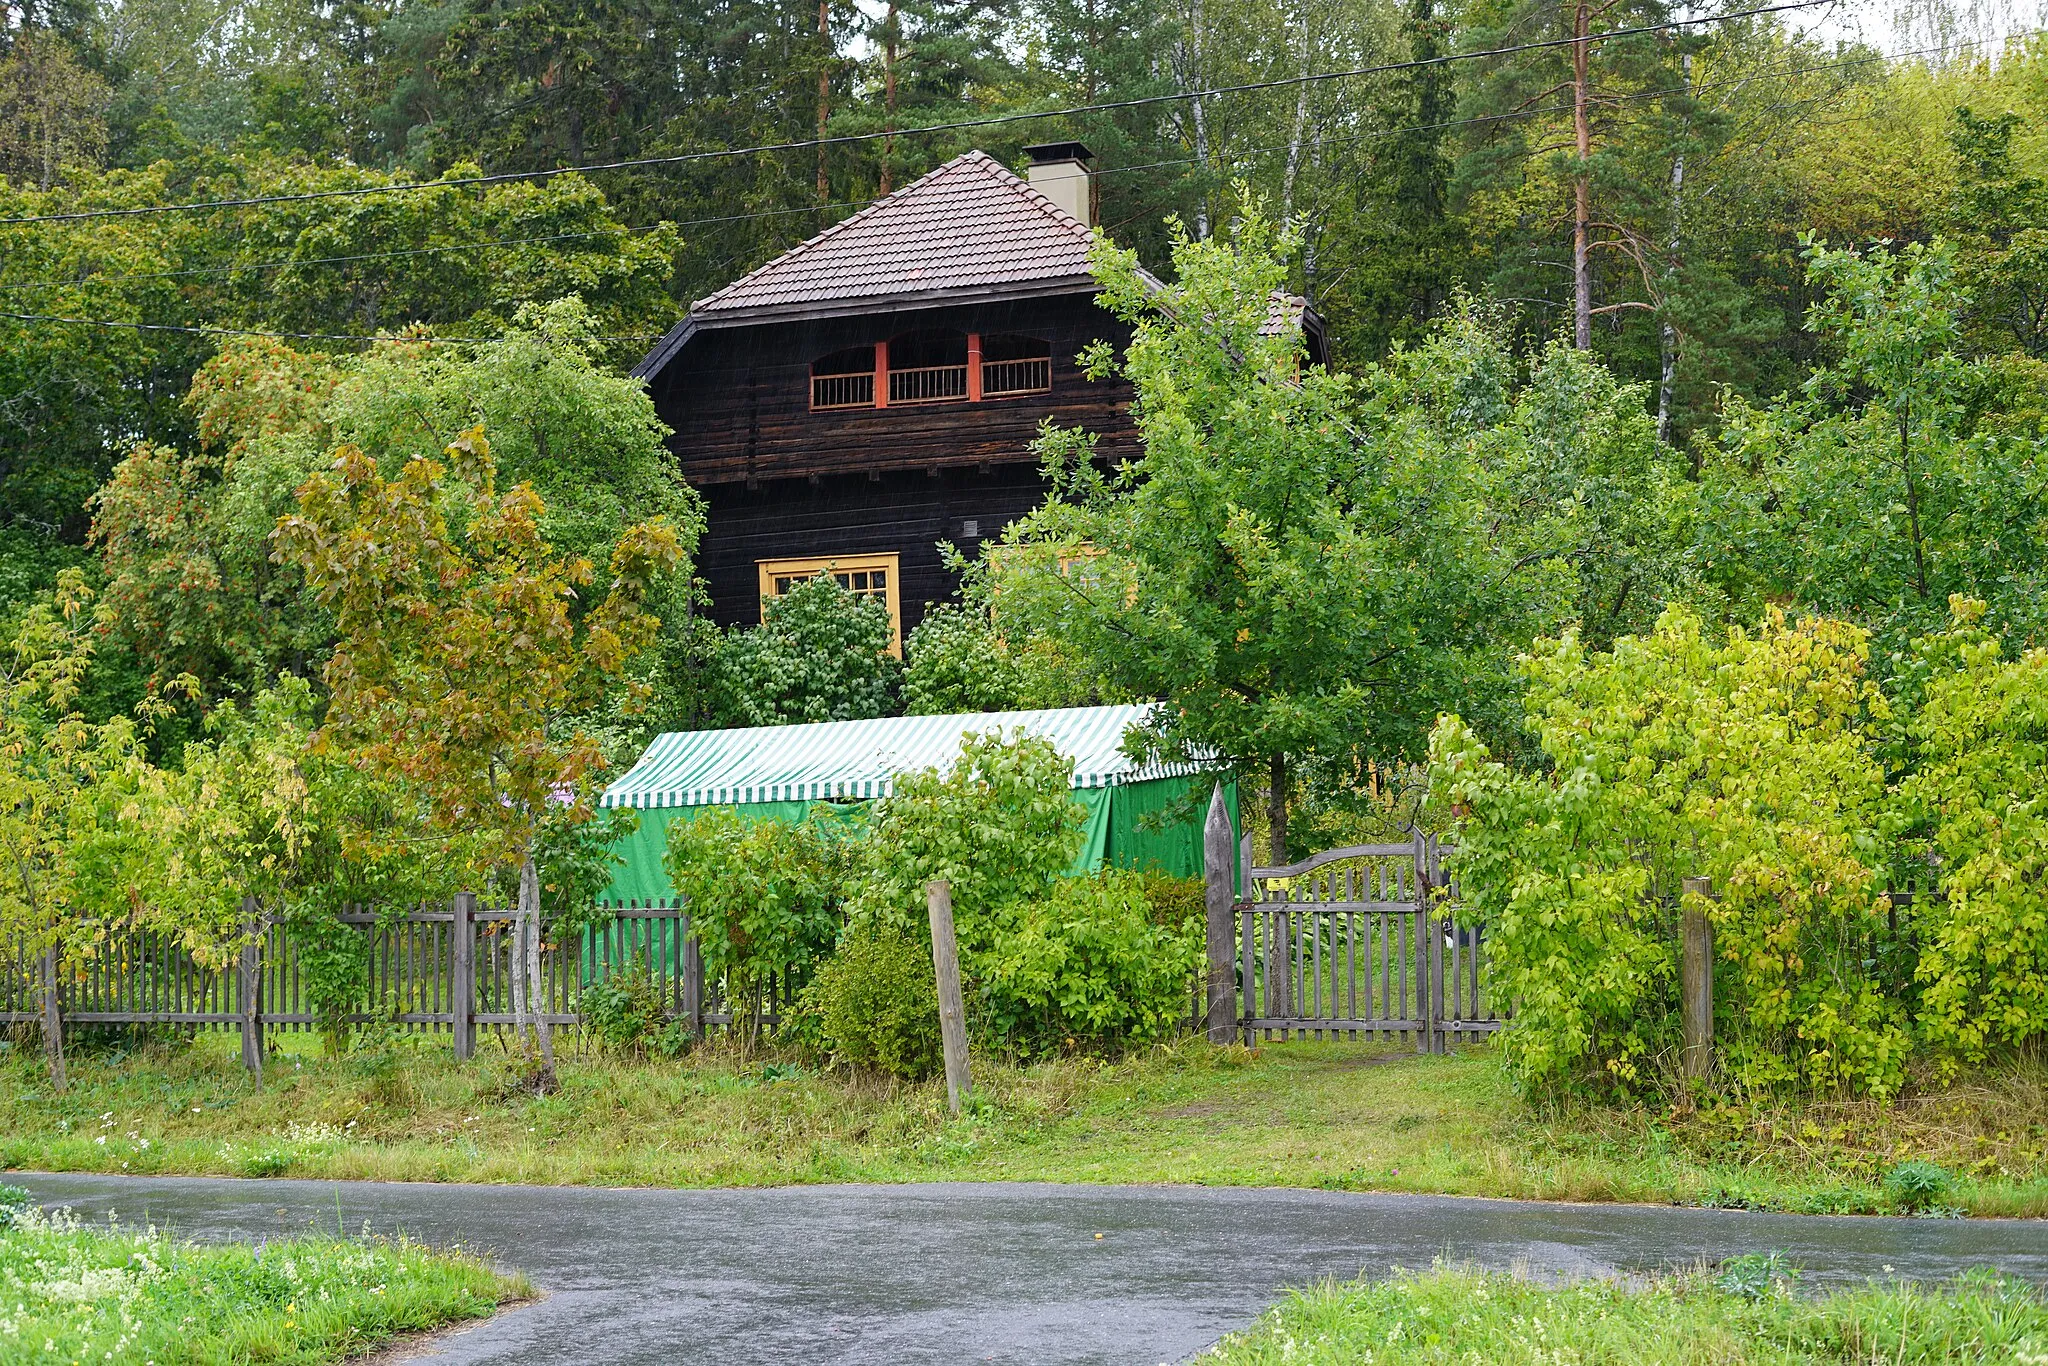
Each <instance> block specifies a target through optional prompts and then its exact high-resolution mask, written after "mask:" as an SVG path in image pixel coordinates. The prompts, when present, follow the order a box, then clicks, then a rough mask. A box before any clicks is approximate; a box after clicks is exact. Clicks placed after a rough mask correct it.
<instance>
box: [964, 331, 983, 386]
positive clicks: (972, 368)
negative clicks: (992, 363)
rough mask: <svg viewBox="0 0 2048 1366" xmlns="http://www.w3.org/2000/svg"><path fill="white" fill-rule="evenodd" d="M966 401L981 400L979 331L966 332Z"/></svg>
mask: <svg viewBox="0 0 2048 1366" xmlns="http://www.w3.org/2000/svg"><path fill="white" fill-rule="evenodd" d="M967 401H968V402H969V403H979V402H981V333H979V332H969V333H968V334H967Z"/></svg>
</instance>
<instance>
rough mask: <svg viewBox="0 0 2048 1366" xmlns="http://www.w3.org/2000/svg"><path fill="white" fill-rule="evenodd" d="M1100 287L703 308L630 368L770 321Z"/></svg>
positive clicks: (1068, 280)
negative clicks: (699, 340)
mask: <svg viewBox="0 0 2048 1366" xmlns="http://www.w3.org/2000/svg"><path fill="white" fill-rule="evenodd" d="M1101 288H1102V287H1101V285H1099V284H1098V283H1097V282H1096V280H1095V277H1094V276H1092V275H1061V276H1054V277H1052V278H1050V279H1044V280H1020V281H1016V282H1013V283H1005V284H991V285H985V286H982V287H980V288H976V289H929V290H919V291H917V292H915V293H907V294H872V295H862V296H858V297H854V298H846V299H829V300H821V301H818V302H814V303H803V304H781V305H759V306H756V307H752V308H734V309H707V310H704V311H703V312H698V313H692V314H691V315H690V316H689V317H687V318H685V319H683V320H682V321H681V322H679V323H677V324H676V325H675V326H674V327H671V328H670V329H669V330H668V331H667V332H666V333H664V334H662V338H661V340H660V341H658V342H656V343H655V344H654V348H653V349H652V350H650V351H649V352H648V353H647V355H646V357H645V358H644V359H643V360H642V361H641V362H640V363H639V364H638V365H636V366H634V367H633V377H634V378H636V379H644V380H649V381H652V380H654V379H655V378H656V377H658V376H659V375H660V373H661V371H662V370H663V369H665V368H666V367H667V366H668V364H669V362H670V361H673V360H674V359H675V358H676V356H677V355H679V354H680V353H681V352H682V349H683V348H684V347H685V346H687V345H688V344H689V342H690V340H691V339H692V338H693V337H695V336H696V335H697V334H698V333H700V332H712V331H724V330H726V329H728V328H735V327H756V326H761V325H765V324H769V323H788V322H812V321H816V320H818V319H822V318H855V317H860V316H861V315H863V314H869V313H910V312H915V311H918V310H921V309H927V308H950V307H953V306H955V305H966V304H985V303H1003V302H1007V301H1009V300H1012V299H1047V298H1057V297H1059V296H1061V295H1065V294H1089V295H1092V294H1095V293H1098V292H1099V291H1100V290H1101Z"/></svg>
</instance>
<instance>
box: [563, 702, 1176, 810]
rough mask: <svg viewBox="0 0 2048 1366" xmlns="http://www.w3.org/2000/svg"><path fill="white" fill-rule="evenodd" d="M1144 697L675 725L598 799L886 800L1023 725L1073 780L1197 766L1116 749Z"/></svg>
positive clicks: (650, 805) (647, 806) (680, 802)
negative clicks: (957, 711) (898, 785)
mask: <svg viewBox="0 0 2048 1366" xmlns="http://www.w3.org/2000/svg"><path fill="white" fill-rule="evenodd" d="M1150 710H1151V707H1150V705H1149V704H1145V705H1138V706H1127V707H1066V708H1062V709H1060V710H1057V711H991V712H971V713H967V714H965V715H960V716H885V717H880V718H878V719H876V720H872V721H820V722H814V723H812V724H809V725H800V726H759V727H753V728H749V729H743V730H695V731H680V732H675V733H672V734H668V735H663V736H659V737H657V738H656V739H655V741H654V743H653V744H651V745H649V746H648V747H647V752H646V753H645V754H643V755H641V756H640V762H638V763H636V764H634V765H633V767H632V769H631V771H629V772H628V773H627V774H626V775H625V776H624V777H622V778H620V779H619V780H618V781H617V782H615V783H613V784H612V785H611V786H610V787H608V788H606V789H605V793H604V796H603V797H602V798H601V799H600V800H599V805H601V806H608V807H632V808H634V809H636V810H641V811H649V810H654V809H657V808H660V807H670V806H726V805H736V804H745V803H749V802H800V801H813V802H815V801H830V800H833V799H835V798H862V797H886V796H888V795H889V792H890V790H891V788H892V786H893V785H894V782H895V778H896V775H897V774H899V773H913V772H916V771H917V770H919V769H926V768H939V769H945V768H948V767H950V766H951V765H952V763H953V761H954V759H956V758H957V757H958V756H959V754H960V737H961V736H962V735H965V734H967V733H969V732H974V733H984V732H987V731H991V730H1001V731H1003V732H1004V733H1006V734H1007V733H1009V732H1011V731H1014V730H1018V729H1022V730H1025V731H1028V732H1030V733H1031V734H1033V735H1042V736H1044V737H1045V738H1046V739H1048V740H1050V741H1052V742H1053V743H1054V744H1055V745H1057V746H1059V750H1060V753H1062V754H1065V755H1069V756H1071V757H1072V759H1073V760H1074V786H1075V787H1116V786H1119V785H1121V784H1124V783H1133V782H1143V781H1145V780H1147V779H1151V778H1170V777H1176V776H1181V775H1186V774H1191V773H1195V772H1198V771H1200V766H1199V765H1195V764H1154V765H1150V766H1146V767H1140V766H1139V765H1137V764H1134V763H1133V762H1131V760H1130V759H1129V758H1128V757H1126V756H1125V755H1124V753H1123V750H1122V745H1123V740H1124V733H1125V732H1126V731H1128V730H1129V729H1130V728H1131V727H1132V726H1133V725H1135V724H1137V723H1138V722H1140V721H1142V720H1143V719H1144V718H1145V715H1146V713H1147V712H1149V711H1150Z"/></svg>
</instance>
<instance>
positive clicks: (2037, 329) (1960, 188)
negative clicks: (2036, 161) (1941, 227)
mask: <svg viewBox="0 0 2048 1366" xmlns="http://www.w3.org/2000/svg"><path fill="white" fill-rule="evenodd" d="M2026 123H2027V120H2026V119H2025V118H2024V117H2022V116H2021V115H2020V114H2018V113H2015V112H2013V111H2011V110H2007V111H2006V112H2004V113H2002V114H2000V115H1998V116H1997V117H1995V118H1980V117H1979V116H1978V115H1977V114H1976V113H1974V112H1973V111H1972V110H1971V109H1970V107H1969V106H1968V105H1964V106H1962V107H1961V108H1959V109H1957V110H1956V112H1955V124H1954V126H1953V127H1952V128H1951V129H1950V130H1949V144H1950V146H1951V147H1952V148H1953V149H1954V151H1955V155H1956V162H1957V167H1956V169H1957V171H1958V172H1959V177H1958V183H1957V185H1956V191H1955V202H1954V205H1953V208H1952V209H1951V211H1950V213H1949V215H1948V224H1947V229H1948V232H1949V233H1950V234H1951V235H1952V236H1953V238H1954V240H1955V242H1956V245H1957V248H1958V253H1957V254H1958V262H1957V266H1958V270H1957V273H1958V275H1959V277H1960V280H1961V283H1962V285H1963V287H1964V288H1965V289H1966V290H1967V291H1968V292H1969V294H1970V296H1971V298H1972V301H1973V306H1972V308H1971V309H1970V319H1969V320H1970V322H1971V323H1972V324H1973V327H1972V329H1971V330H1972V331H1973V332H1974V333H1975V334H1976V335H1975V336H1974V337H1973V338H1972V340H1973V341H1974V342H1975V344H1976V349H1978V350H1980V351H2000V350H2005V349H2007V348H2011V347H2016V348H2017V349H2019V350H2020V351H2022V352H2024V353H2025V354H2027V355H2029V356H2033V357H2035V358H2036V359H2048V226H2044V224H2048V175H2042V174H2039V173H2033V174H2030V173H2029V171H2028V168H2027V167H2026V166H2025V165H2024V164H2023V163H2022V162H2021V161H2020V159H2019V158H2018V157H2017V156H2016V155H2015V154H2014V150H2013V135H2014V134H2015V133H2017V132H2019V131H2020V130H2021V129H2022V128H2024V127H2025V126H2026Z"/></svg>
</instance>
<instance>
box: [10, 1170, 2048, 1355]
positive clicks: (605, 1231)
mask: <svg viewBox="0 0 2048 1366" xmlns="http://www.w3.org/2000/svg"><path fill="white" fill-rule="evenodd" d="M6 1179H7V1180H9V1181H12V1182H19V1183H20V1184H23V1185H26V1186H27V1187H28V1188H29V1189H31V1190H33V1191H34V1192H35V1194H36V1196H37V1198H38V1199H40V1200H42V1201H43V1202H44V1203H46V1204H65V1205H71V1206H73V1207H74V1208H76V1209H77V1210H78V1211H79V1213H80V1214H81V1215H89V1216H95V1217H96V1216H102V1215H104V1214H106V1213H108V1212H110V1211H112V1212H118V1213H119V1215H120V1217H121V1220H122V1222H124V1223H135V1222H142V1221H144V1220H148V1221H151V1222H154V1223H155V1224H156V1225H157V1226H158V1227H160V1228H168V1229H170V1230H173V1231H175V1232H177V1233H179V1234H181V1235H183V1236H186V1237H193V1238H254V1239H261V1238H265V1237H269V1236H274V1235H277V1234H282V1233H289V1232H295V1231H300V1230H305V1229H307V1228H309V1227H310V1228H313V1229H323V1230H330V1231H331V1230H333V1229H334V1228H335V1227H336V1224H337V1218H338V1220H339V1223H340V1225H341V1227H343V1228H344V1229H346V1230H347V1231H348V1232H350V1233H355V1232H358V1231H360V1230H361V1229H362V1228H363V1226H364V1225H365V1223H367V1224H368V1226H369V1227H370V1228H371V1229H372V1230H373V1231H375V1232H378V1233H385V1234H396V1233H399V1232H401V1231H402V1232H404V1233H407V1234H409V1235H411V1236H412V1237H414V1238H417V1239H420V1240H422V1241H426V1242H430V1243H436V1244H441V1245H447V1244H451V1243H460V1244H462V1245H463V1246H464V1247H467V1248H471V1249H473V1250H476V1251H479V1252H482V1253H484V1254H486V1255H488V1256H490V1257H492V1258H493V1259H495V1260H496V1261H498V1262H500V1263H501V1264H503V1265H506V1266H510V1267H517V1268H519V1269H520V1270H522V1271H524V1272H526V1274H527V1275H528V1276H529V1277H530V1278H531V1279H532V1280H533V1282H534V1284H535V1285H536V1286H537V1287H539V1288H540V1289H541V1290H543V1291H545V1292H546V1298H545V1299H543V1300H542V1301H540V1302H539V1303H537V1304H534V1305H531V1306H527V1307H524V1308H520V1309H515V1310H511V1311H508V1312H506V1313H503V1314H500V1315H499V1316H498V1317H497V1318H495V1319H492V1320H490V1321H488V1322H486V1323H484V1324H481V1325H479V1326H477V1327H475V1328H473V1329H471V1330H469V1331H467V1332H464V1333H461V1334H458V1335H454V1336H451V1337H449V1338H446V1339H443V1340H441V1341H440V1342H438V1343H437V1344H436V1346H435V1348H434V1349H433V1350H432V1351H431V1352H429V1353H427V1354H426V1355H423V1356H421V1357H419V1358H417V1360H419V1361H422V1362H434V1363H441V1364H443V1366H450V1364H452V1363H464V1366H470V1364H472V1363H475V1364H481V1363H490V1366H512V1363H522V1364H524V1363H535V1364H538V1363H547V1364H548V1366H555V1364H556V1363H591V1366H598V1364H599V1363H603V1364H604V1366H625V1364H626V1363H634V1364H635V1366H638V1364H639V1363H649V1364H650V1366H651V1364H652V1363H664V1364H666V1363H672V1362H691V1361H750V1362H777V1363H779V1362H805V1363H834V1364H835V1366H837V1364H845V1366H851V1364H852V1363H870V1362H872V1363H891V1364H893V1363H912V1362H982V1361H993V1362H1016V1363H1033V1364H1034V1366H1037V1364H1040V1363H1054V1362H1061V1363H1065V1362H1117V1363H1124V1362H1135V1363H1152V1362H1166V1361H1178V1360H1182V1359H1184V1358H1186V1357H1188V1356H1190V1355H1192V1354H1194V1353H1195V1352H1198V1351H1200V1350H1201V1349H1202V1348H1203V1347H1205V1346H1207V1345H1208V1344H1210V1343H1212V1342H1214V1341H1215V1340H1216V1339H1217V1338H1218V1337H1219V1336H1221V1335H1222V1334H1224V1333H1225V1332H1228V1331H1230V1330H1231V1329H1234V1328H1238V1327H1242V1326H1243V1325H1244V1324H1246V1323H1248V1322H1250V1321H1251V1319H1252V1318H1254V1317H1255V1316H1256V1315H1257V1314H1258V1313H1259V1312H1260V1311H1261V1310H1262V1309H1264V1308H1265V1307H1266V1306H1267V1305H1268V1304H1269V1303H1270V1302H1271V1301H1272V1300H1273V1298H1274V1297H1275V1296H1276V1295H1277V1294H1278V1293H1279V1292H1280V1291H1281V1290H1282V1289H1283V1288H1285V1287H1287V1286H1292V1285H1301V1284H1304V1283H1307V1282H1312V1281H1315V1280H1318V1279H1321V1278H1323V1277H1331V1276H1335V1277H1351V1276H1355V1275H1358V1274H1359V1273H1360V1272H1361V1271H1363V1272H1367V1273H1374V1274H1384V1273H1385V1272H1386V1271H1387V1270H1388V1269H1389V1268H1391V1267H1395V1266H1404V1267H1417V1268H1419V1267H1426V1266H1428V1265H1429V1264H1430V1262H1431V1261H1432V1260H1433V1259H1435V1258H1437V1257H1449V1258H1453V1259H1456V1260H1459V1261H1465V1262H1471V1263H1476V1264H1478V1265H1481V1266H1485V1267H1489V1268H1492V1269H1495V1270H1502V1271H1517V1272H1521V1273H1524V1274H1531V1275H1540V1276H1555V1277H1579V1276H1604V1275H1615V1274H1624V1273H1630V1272H1641V1271H1650V1270H1657V1269H1660V1268H1665V1267H1669V1266H1673V1265H1684V1264H1691V1263H1696V1262H1699V1261H1701V1260H1719V1259H1721V1258H1724V1257H1728V1256H1732V1255H1735V1254H1738V1253H1743V1252H1758V1251H1772V1250H1776V1251H1782V1252H1784V1253H1785V1254H1786V1255H1787V1256H1788V1257H1789V1258H1790V1259H1791V1260H1792V1261H1793V1262H1795V1263H1797V1264H1799V1265H1801V1266H1804V1267H1805V1268H1806V1269H1807V1283H1808V1284H1809V1285H1816V1284H1818V1285H1825V1284H1834V1283H1853V1282H1858V1281H1861V1280H1863V1279H1864V1278H1866V1277H1882V1276H1884V1275H1885V1274H1886V1273H1887V1272H1888V1271H1889V1272H1893V1273H1895V1274H1897V1275H1901V1276H1913V1277H1919V1278H1925V1279H1936V1278H1940V1277H1944V1276H1948V1275H1952V1274H1954V1273H1955V1272H1957V1271H1960V1270H1964V1269H1966V1268H1969V1267H1972V1266H1987V1265H1988V1266H1997V1267H2000V1268H2002V1269H2004V1270H2006V1271H2008V1272H2011V1273H2014V1274H2018V1275H2024V1276H2027V1277H2029V1278H2031V1279H2033V1280H2035V1281H2037V1282H2042V1283H2048V1223H2044V1222H2038V1221H2030V1222H2006V1221H1981V1220H1968V1221H1965V1220H1914V1219H1872V1218H1855V1219H1850V1218H1810V1217H1801V1216H1796V1215H1770V1214H1749V1213H1741V1212H1736V1211H1723V1210H1693V1209H1669V1208H1658V1207H1648V1206H1625V1205H1537V1204H1518V1203H1514V1202H1509V1201H1497V1200H1464V1199H1452V1198H1447V1197H1434V1196H1400V1195H1352V1194H1341V1193H1333V1192H1320V1191H1297V1190H1215V1189H1199V1188H1190V1187H1129V1186H1038V1185H965V1184H962V1185H929V1186H809V1187H785V1188H781V1189H774V1190H721V1191H663V1190H592V1189H586V1188H573V1187H520V1186H442V1185H385V1184H371V1183H351V1182H342V1183H336V1182H331V1181H287V1180H279V1181H235V1180H214V1179H202V1178H186V1177H104V1176H38V1175H25V1174H19V1173H12V1174H9V1175H8V1176H7V1178H6ZM337 1202H338V1204H339V1214H338V1215H337ZM1097 1235H1100V1236H1099V1237H1098V1236H1097Z"/></svg>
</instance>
